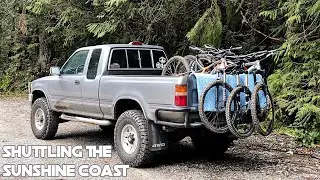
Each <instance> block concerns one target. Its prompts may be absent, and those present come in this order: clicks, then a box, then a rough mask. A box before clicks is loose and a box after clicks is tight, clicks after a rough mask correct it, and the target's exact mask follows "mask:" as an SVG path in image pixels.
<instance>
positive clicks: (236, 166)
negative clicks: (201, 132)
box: [0, 98, 320, 180]
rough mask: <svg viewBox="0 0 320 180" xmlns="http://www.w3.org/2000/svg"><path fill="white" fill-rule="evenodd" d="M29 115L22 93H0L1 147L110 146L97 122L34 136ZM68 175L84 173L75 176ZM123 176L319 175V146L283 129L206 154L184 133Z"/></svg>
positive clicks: (68, 161)
mask: <svg viewBox="0 0 320 180" xmlns="http://www.w3.org/2000/svg"><path fill="white" fill-rule="evenodd" d="M29 119H30V105H29V103H28V101H27V100H26V99H22V98H14V99H10V100H9V99H0V146H1V149H0V151H2V149H3V148H2V147H3V145H52V146H53V148H54V147H55V146H57V145H72V146H76V145H81V146H85V145H112V146H113V134H112V133H109V134H105V133H103V132H102V131H101V130H100V129H99V127H98V126H95V125H88V124H83V123H75V122H67V123H63V124H60V125H59V130H58V132H57V134H56V137H55V139H54V140H50V141H43V140H38V139H36V138H35V137H34V136H33V134H32V131H31V128H30V120H29ZM4 164H75V165H76V166H80V165H82V164H89V165H93V164H98V165H101V166H103V165H105V164H110V165H111V166H113V165H115V164H121V161H120V160H119V158H118V157H117V155H116V152H115V151H114V150H113V151H112V158H89V157H88V155H87V154H85V157H83V158H2V157H0V169H2V167H3V165H4ZM1 171H2V170H0V174H2V172H1ZM0 179H2V178H1V175H0ZM5 179H8V178H5ZM9 179H10V178H9ZM12 179H13V178H12ZM18 179H34V178H22V177H19V178H18ZM44 179H47V178H44ZM52 179H57V178H52ZM58 179H68V178H63V177H62V178H58ZM70 179H83V178H82V177H80V176H76V177H73V178H70ZM93 179H108V178H105V177H104V178H101V177H99V178H98V177H97V178H93ZM125 179H163V180H170V179H174V180H176V179H196V180H201V179H320V152H319V149H314V150H311V151H306V150H305V149H301V148H297V147H296V145H295V143H294V142H293V141H292V139H291V138H290V137H287V136H284V135H274V134H273V135H270V136H268V137H267V138H266V137H261V136H259V135H254V136H252V137H250V138H247V139H244V140H237V141H235V142H234V145H233V146H232V147H230V148H229V149H228V151H227V152H226V154H225V156H224V157H221V158H219V159H211V160H208V158H207V157H205V156H202V155H200V154H197V153H196V151H195V150H194V148H193V146H192V144H191V142H190V139H189V138H185V139H184V140H182V141H181V142H180V143H179V144H177V145H175V146H174V147H172V148H171V150H169V151H168V152H167V153H165V154H163V155H160V157H159V158H158V162H157V165H156V166H154V167H152V168H143V169H137V168H130V169H129V170H128V175H127V177H126V178H125Z"/></svg>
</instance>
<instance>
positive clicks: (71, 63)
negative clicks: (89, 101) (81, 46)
mask: <svg viewBox="0 0 320 180" xmlns="http://www.w3.org/2000/svg"><path fill="white" fill-rule="evenodd" d="M88 53H89V50H80V51H77V52H75V53H74V54H73V55H72V56H71V57H70V58H69V59H68V61H67V62H66V63H65V64H64V66H63V67H62V68H61V71H60V76H59V77H57V79H55V80H54V81H52V84H51V86H50V94H51V96H52V100H53V104H54V108H55V109H57V110H59V111H63V112H68V113H73V114H83V106H82V102H81V97H82V95H81V86H82V82H83V70H84V65H85V62H86V59H87V56H88Z"/></svg>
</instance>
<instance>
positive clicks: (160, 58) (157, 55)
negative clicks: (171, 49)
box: [152, 50, 167, 68]
mask: <svg viewBox="0 0 320 180" xmlns="http://www.w3.org/2000/svg"><path fill="white" fill-rule="evenodd" d="M152 53H153V62H154V67H155V68H163V66H164V64H165V63H166V62H167V58H166V55H165V54H164V52H163V51H158V50H153V51H152Z"/></svg>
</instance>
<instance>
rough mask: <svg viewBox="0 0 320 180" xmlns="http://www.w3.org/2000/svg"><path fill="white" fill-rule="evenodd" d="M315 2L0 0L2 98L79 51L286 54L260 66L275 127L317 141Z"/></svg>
mask: <svg viewBox="0 0 320 180" xmlns="http://www.w3.org/2000/svg"><path fill="white" fill-rule="evenodd" d="M319 16H320V0H258V1H257V0H249V1H245V0H199V1H196V0H56V1H53V0H2V1H1V2H0V18H1V26H0V37H1V40H0V46H1V49H0V64H1V65H0V93H1V94H4V93H5V92H19V91H20V92H21V91H26V89H27V82H29V81H31V80H33V79H35V78H39V77H41V76H44V75H47V74H48V69H49V67H50V66H52V65H60V66H61V65H62V63H63V62H64V61H65V60H66V59H67V58H68V55H70V53H72V52H73V51H74V50H75V49H76V48H79V47H81V46H89V45H96V44H105V43H128V42H130V41H132V40H139V41H142V42H144V43H148V44H158V45H161V46H163V47H165V49H166V51H167V53H168V54H169V55H170V56H171V55H175V54H179V55H186V54H188V53H189V50H188V46H189V45H191V44H193V45H197V46H201V45H203V44H212V45H214V46H216V47H223V48H228V47H230V46H233V47H235V46H242V47H243V53H247V52H252V51H256V50H264V49H274V48H280V47H281V48H283V49H284V51H283V52H282V53H280V54H278V55H277V56H276V57H275V59H273V60H272V59H270V60H269V61H267V62H265V63H264V65H265V67H266V68H267V70H268V74H269V78H268V83H269V86H270V88H271V91H272V93H273V95H274V97H275V102H276V106H277V112H276V115H277V126H278V127H279V129H280V130H281V131H284V132H288V133H289V134H291V135H294V136H295V137H296V138H297V140H298V142H299V143H301V144H302V145H304V146H313V145H314V144H316V143H319V142H320V18H319Z"/></svg>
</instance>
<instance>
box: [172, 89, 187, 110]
mask: <svg viewBox="0 0 320 180" xmlns="http://www.w3.org/2000/svg"><path fill="white" fill-rule="evenodd" d="M187 93H188V89H187V85H176V88H175V97H174V104H175V105H176V106H187Z"/></svg>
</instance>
